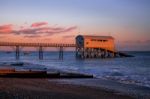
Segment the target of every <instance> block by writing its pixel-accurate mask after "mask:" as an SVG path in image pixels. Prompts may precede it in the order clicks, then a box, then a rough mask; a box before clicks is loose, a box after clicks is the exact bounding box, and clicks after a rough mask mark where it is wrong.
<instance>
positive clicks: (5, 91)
mask: <svg viewBox="0 0 150 99" xmlns="http://www.w3.org/2000/svg"><path fill="white" fill-rule="evenodd" d="M60 80H61V79H60ZM0 99H135V98H133V97H131V96H127V95H122V94H119V93H115V92H113V91H108V90H107V91H106V90H103V89H100V88H90V87H85V86H78V85H71V84H59V83H55V82H49V81H48V79H29V78H26V79H23V78H0Z"/></svg>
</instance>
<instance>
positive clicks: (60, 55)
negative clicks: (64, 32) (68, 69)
mask: <svg viewBox="0 0 150 99" xmlns="http://www.w3.org/2000/svg"><path fill="white" fill-rule="evenodd" d="M59 59H60V60H63V47H62V46H60V48H59Z"/></svg>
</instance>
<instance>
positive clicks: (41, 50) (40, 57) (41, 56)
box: [39, 46, 43, 60]
mask: <svg viewBox="0 0 150 99" xmlns="http://www.w3.org/2000/svg"><path fill="white" fill-rule="evenodd" d="M39 60H43V48H42V46H40V47H39Z"/></svg>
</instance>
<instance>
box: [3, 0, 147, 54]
mask: <svg viewBox="0 0 150 99" xmlns="http://www.w3.org/2000/svg"><path fill="white" fill-rule="evenodd" d="M79 34H82V35H98V36H100V35H103V36H104V35H106V36H108V35H109V36H110V35H111V36H113V37H114V38H115V43H116V47H117V49H118V50H143V51H145V50H150V0H0V41H5V42H7V41H9V42H48V43H55V42H56V43H57V42H58V43H74V42H75V39H74V38H75V36H77V35H79Z"/></svg>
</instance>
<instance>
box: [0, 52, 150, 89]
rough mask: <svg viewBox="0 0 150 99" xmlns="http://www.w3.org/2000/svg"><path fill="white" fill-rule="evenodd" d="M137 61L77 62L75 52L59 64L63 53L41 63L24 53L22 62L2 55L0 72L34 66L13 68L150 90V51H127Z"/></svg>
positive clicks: (34, 54) (34, 55) (48, 56)
mask: <svg viewBox="0 0 150 99" xmlns="http://www.w3.org/2000/svg"><path fill="white" fill-rule="evenodd" d="M125 53H127V54H129V55H133V56H134V57H124V58H119V57H118V58H103V59H84V60H83V59H82V60H81V59H76V58H75V52H73V51H65V52H64V58H63V60H59V52H57V51H46V52H44V59H43V60H39V59H38V58H39V56H38V55H39V54H38V52H36V51H32V52H28V53H24V52H21V53H20V59H19V60H16V59H15V52H3V51H0V68H5V67H8V66H9V65H8V66H7V64H9V63H14V62H24V63H29V64H34V65H25V66H11V67H12V68H16V69H39V70H47V71H48V70H59V71H64V72H78V73H85V74H92V75H94V76H95V77H96V78H100V79H109V80H114V81H116V82H120V83H125V84H135V85H139V86H144V87H149V88H150V51H143V52H142V51H126V52H125Z"/></svg>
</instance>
